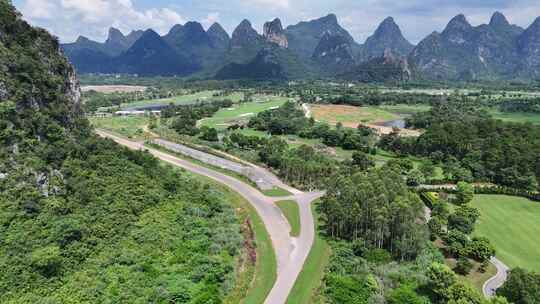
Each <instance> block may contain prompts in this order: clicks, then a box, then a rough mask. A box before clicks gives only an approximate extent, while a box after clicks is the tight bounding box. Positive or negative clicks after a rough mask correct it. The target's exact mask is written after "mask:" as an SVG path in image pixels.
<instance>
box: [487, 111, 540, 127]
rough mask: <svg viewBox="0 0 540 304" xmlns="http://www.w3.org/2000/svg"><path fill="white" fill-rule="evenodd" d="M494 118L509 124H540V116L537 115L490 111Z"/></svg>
mask: <svg viewBox="0 0 540 304" xmlns="http://www.w3.org/2000/svg"><path fill="white" fill-rule="evenodd" d="M490 114H491V115H493V118H495V119H500V120H503V121H508V122H521V123H525V122H530V123H533V124H540V114H537V113H503V112H499V111H490Z"/></svg>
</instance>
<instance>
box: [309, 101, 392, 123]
mask: <svg viewBox="0 0 540 304" xmlns="http://www.w3.org/2000/svg"><path fill="white" fill-rule="evenodd" d="M310 108H311V111H312V114H313V118H315V119H316V120H318V121H324V122H327V123H329V124H336V123H338V122H340V123H342V124H343V125H344V126H346V127H350V128H356V127H357V126H358V124H360V123H367V124H371V123H376V122H383V121H388V120H395V119H399V118H400V117H399V116H398V115H396V114H393V113H390V112H388V111H386V110H383V109H381V108H378V107H354V106H346V105H310Z"/></svg>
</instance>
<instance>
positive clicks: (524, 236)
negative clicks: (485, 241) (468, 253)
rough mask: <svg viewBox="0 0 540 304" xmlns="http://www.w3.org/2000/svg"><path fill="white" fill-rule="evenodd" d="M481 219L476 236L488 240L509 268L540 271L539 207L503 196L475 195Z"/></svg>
mask: <svg viewBox="0 0 540 304" xmlns="http://www.w3.org/2000/svg"><path fill="white" fill-rule="evenodd" d="M472 206H473V207H476V208H478V209H479V210H480V214H481V217H480V219H479V221H478V224H477V225H476V232H475V234H476V235H478V236H485V237H488V238H489V239H490V240H491V241H492V242H493V244H494V245H495V248H496V250H497V257H498V258H499V259H500V260H502V261H503V262H504V263H506V264H507V265H508V266H510V267H523V268H526V269H529V270H535V271H540V262H539V257H540V239H539V236H540V221H539V219H540V203H539V202H532V201H530V200H527V199H525V198H519V197H512V196H504V195H476V196H475V198H474V200H473V202H472Z"/></svg>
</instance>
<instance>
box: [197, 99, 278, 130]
mask: <svg viewBox="0 0 540 304" xmlns="http://www.w3.org/2000/svg"><path fill="white" fill-rule="evenodd" d="M285 102H286V99H285V98H282V97H272V98H270V99H269V101H260V102H259V101H257V102H248V103H241V104H235V105H234V106H233V107H232V108H229V109H221V110H219V111H218V112H217V113H216V114H215V115H214V116H212V117H210V118H206V119H203V120H202V121H201V126H207V127H213V128H216V129H225V128H227V126H229V125H230V124H234V123H236V122H242V121H245V122H247V121H249V119H250V118H251V117H253V116H254V115H257V114H258V113H260V112H263V111H266V110H269V109H272V108H277V107H280V106H281V105H283V104H284V103H285Z"/></svg>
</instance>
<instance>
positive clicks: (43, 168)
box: [0, 0, 243, 303]
mask: <svg viewBox="0 0 540 304" xmlns="http://www.w3.org/2000/svg"><path fill="white" fill-rule="evenodd" d="M79 99H80V93H79V88H78V83H77V80H76V77H75V75H74V72H73V70H72V68H71V66H70V65H69V64H68V62H67V60H66V59H65V58H64V57H63V56H62V55H61V51H60V49H59V44H58V41H57V40H56V39H55V38H53V37H51V36H50V35H49V34H48V33H47V32H45V31H44V30H40V29H34V28H32V27H30V26H29V25H28V24H26V23H25V22H23V21H21V19H20V16H19V15H18V13H16V12H15V10H14V8H13V7H12V6H11V4H10V3H9V2H8V1H6V0H1V1H0V269H2V271H0V294H1V295H2V296H1V300H0V301H1V302H2V303H136V302H138V303H158V302H159V303H171V302H190V303H220V302H221V299H223V298H224V297H225V296H226V294H227V293H228V292H229V291H230V290H231V289H232V288H234V280H235V276H236V272H235V265H236V259H235V257H236V256H237V254H238V251H239V249H240V247H241V245H242V242H243V240H242V236H241V234H240V225H239V224H238V222H237V219H236V217H235V213H234V210H233V209H232V208H231V207H230V206H229V205H228V204H227V202H225V201H224V199H223V195H221V194H220V193H217V192H216V191H214V190H213V189H211V188H209V187H207V186H203V185H202V184H200V183H199V182H196V181H194V180H192V179H191V178H190V177H188V176H186V175H184V174H183V173H178V172H175V171H173V170H172V169H169V168H167V167H164V166H162V165H160V164H159V162H158V161H157V160H156V159H154V158H153V157H152V156H150V155H148V154H145V153H142V152H131V151H128V150H126V149H123V148H120V147H118V146H117V145H116V144H114V143H112V142H111V141H106V140H102V139H98V138H97V137H95V136H94V135H93V134H92V130H91V128H90V127H89V125H88V122H87V121H86V119H85V118H84V116H83V115H82V114H83V113H82V111H81V109H80V108H81V107H80V102H79Z"/></svg>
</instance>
